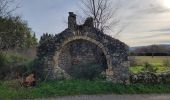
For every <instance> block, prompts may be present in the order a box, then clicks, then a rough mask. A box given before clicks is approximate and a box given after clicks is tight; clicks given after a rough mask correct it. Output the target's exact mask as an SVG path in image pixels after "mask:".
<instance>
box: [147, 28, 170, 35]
mask: <svg viewBox="0 0 170 100" xmlns="http://www.w3.org/2000/svg"><path fill="white" fill-rule="evenodd" d="M150 32H169V33H168V34H170V27H167V28H161V29H156V30H151V31H150Z"/></svg>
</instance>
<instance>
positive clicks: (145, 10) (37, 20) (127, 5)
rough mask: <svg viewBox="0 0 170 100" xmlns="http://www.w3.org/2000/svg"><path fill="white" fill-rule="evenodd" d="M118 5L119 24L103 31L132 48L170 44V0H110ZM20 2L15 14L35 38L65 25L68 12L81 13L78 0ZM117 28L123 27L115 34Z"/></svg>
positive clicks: (56, 32) (53, 31)
mask: <svg viewBox="0 0 170 100" xmlns="http://www.w3.org/2000/svg"><path fill="white" fill-rule="evenodd" d="M115 2H116V3H115ZM117 4H119V7H118V11H117V12H118V13H117V15H116V16H117V18H118V19H119V20H120V23H119V25H118V26H117V28H116V29H114V28H115V27H113V29H112V31H108V32H106V34H109V35H111V36H112V37H114V38H117V39H119V40H121V41H123V42H125V43H126V44H128V45H129V46H131V47H132V46H143V45H151V44H170V0H113V4H112V5H113V7H114V6H117ZM19 5H20V8H19V9H17V10H16V14H17V15H20V16H21V17H22V18H23V19H24V20H26V21H27V23H28V25H29V27H30V28H32V30H33V31H34V32H35V33H36V36H37V37H38V38H40V37H41V35H42V34H43V33H50V34H58V33H60V32H62V31H63V30H64V29H65V28H67V17H68V12H74V13H75V14H77V16H83V15H82V13H81V9H80V8H81V5H80V0H20V3H19ZM119 29H123V30H122V31H121V32H120V33H119V34H118V35H115V34H116V30H119ZM113 30H115V31H113Z"/></svg>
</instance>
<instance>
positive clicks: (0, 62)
mask: <svg viewBox="0 0 170 100" xmlns="http://www.w3.org/2000/svg"><path fill="white" fill-rule="evenodd" d="M9 69H10V67H9V66H8V60H7V57H6V56H5V54H4V53H0V80H2V79H4V77H5V76H6V75H7V74H8V73H9Z"/></svg>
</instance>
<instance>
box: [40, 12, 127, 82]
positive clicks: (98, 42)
mask: <svg viewBox="0 0 170 100" xmlns="http://www.w3.org/2000/svg"><path fill="white" fill-rule="evenodd" d="M128 50H129V47H128V46H127V45H126V44H125V43H123V42H121V41H119V40H117V39H114V38H112V37H110V36H109V35H106V34H104V33H103V32H102V31H100V30H99V29H96V28H95V27H94V25H93V18H87V19H86V21H85V23H84V24H83V25H77V22H76V15H75V14H74V13H73V12H69V17H68V28H67V29H65V30H64V31H63V32H61V33H59V34H56V35H50V34H44V35H43V36H42V37H41V39H40V43H39V46H38V49H37V56H38V59H39V60H41V62H42V64H43V66H44V67H43V71H44V74H46V78H47V79H67V78H69V77H71V76H70V75H69V70H71V69H70V68H71V67H73V66H74V65H80V64H88V63H96V64H99V65H100V67H101V68H103V72H105V75H106V80H109V81H112V82H118V83H123V82H128V80H129V71H128V67H129V61H128Z"/></svg>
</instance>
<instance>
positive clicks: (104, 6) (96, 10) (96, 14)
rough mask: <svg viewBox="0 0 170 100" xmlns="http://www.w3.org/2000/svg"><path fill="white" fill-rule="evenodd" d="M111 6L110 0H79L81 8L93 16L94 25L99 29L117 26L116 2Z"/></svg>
mask: <svg viewBox="0 0 170 100" xmlns="http://www.w3.org/2000/svg"><path fill="white" fill-rule="evenodd" d="M114 3H116V4H115V5H114V6H113V1H112V0H81V4H82V5H83V7H82V10H83V12H84V14H85V15H86V16H88V17H93V19H94V27H96V28H98V29H100V30H101V31H105V30H111V29H112V28H113V27H115V26H117V24H118V23H119V19H118V18H117V11H118V8H119V4H118V2H114Z"/></svg>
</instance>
